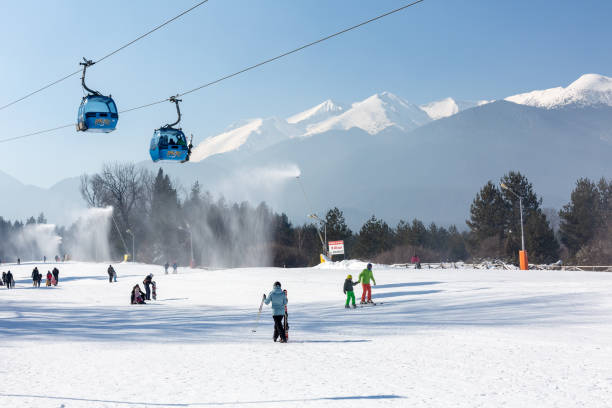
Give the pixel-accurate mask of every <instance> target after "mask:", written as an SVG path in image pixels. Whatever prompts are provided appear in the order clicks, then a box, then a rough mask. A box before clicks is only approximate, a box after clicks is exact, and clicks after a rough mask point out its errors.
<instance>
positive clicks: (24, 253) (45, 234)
mask: <svg viewBox="0 0 612 408" xmlns="http://www.w3.org/2000/svg"><path fill="white" fill-rule="evenodd" d="M14 243H15V248H16V251H17V254H18V256H20V257H21V258H22V260H26V259H29V260H41V259H43V257H45V256H46V257H47V258H48V259H52V258H53V257H54V256H55V255H57V254H59V247H60V244H61V243H62V238H61V237H60V236H59V235H57V234H56V233H55V225H53V224H28V225H26V226H24V227H23V229H22V230H21V231H20V232H19V233H18V234H17V235H16V237H15V238H14Z"/></svg>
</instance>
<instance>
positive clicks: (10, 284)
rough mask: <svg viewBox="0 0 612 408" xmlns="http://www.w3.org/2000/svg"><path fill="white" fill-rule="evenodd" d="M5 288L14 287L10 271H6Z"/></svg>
mask: <svg viewBox="0 0 612 408" xmlns="http://www.w3.org/2000/svg"><path fill="white" fill-rule="evenodd" d="M5 282H6V288H7V289H12V288H14V287H15V280H14V279H13V274H12V273H11V271H8V272H7V273H6V280H5Z"/></svg>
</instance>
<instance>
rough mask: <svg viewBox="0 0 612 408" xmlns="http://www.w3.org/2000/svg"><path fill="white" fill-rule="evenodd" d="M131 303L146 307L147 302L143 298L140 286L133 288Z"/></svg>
mask: <svg viewBox="0 0 612 408" xmlns="http://www.w3.org/2000/svg"><path fill="white" fill-rule="evenodd" d="M130 303H131V304H133V305H137V304H138V305H145V304H146V303H145V301H144V299H143V298H142V290H141V289H140V286H138V284H136V285H134V287H133V288H132V296H131V298H130Z"/></svg>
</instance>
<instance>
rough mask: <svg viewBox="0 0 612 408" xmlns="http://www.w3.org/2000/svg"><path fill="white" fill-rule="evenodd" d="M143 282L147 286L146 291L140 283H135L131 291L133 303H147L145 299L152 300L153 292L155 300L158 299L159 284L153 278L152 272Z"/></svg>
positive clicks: (131, 301)
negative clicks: (141, 287)
mask: <svg viewBox="0 0 612 408" xmlns="http://www.w3.org/2000/svg"><path fill="white" fill-rule="evenodd" d="M142 284H143V285H144V287H145V292H144V293H143V292H142V289H140V285H138V284H136V285H134V287H133V288H132V292H131V293H130V303H131V304H132V305H146V302H145V300H151V294H152V295H153V300H155V299H157V293H156V291H157V285H156V283H155V281H154V280H153V274H152V273H150V274H148V275H147V276H145V278H144V280H143V281H142Z"/></svg>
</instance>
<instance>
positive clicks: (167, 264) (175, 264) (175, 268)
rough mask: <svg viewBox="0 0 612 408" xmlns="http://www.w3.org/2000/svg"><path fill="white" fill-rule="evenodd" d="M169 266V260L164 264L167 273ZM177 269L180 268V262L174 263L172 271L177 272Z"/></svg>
mask: <svg viewBox="0 0 612 408" xmlns="http://www.w3.org/2000/svg"><path fill="white" fill-rule="evenodd" d="M169 267H170V264H169V263H168V261H166V264H165V265H164V271H165V272H166V275H167V274H168V268H169ZM177 270H178V264H177V263H176V262H174V263H173V264H172V273H176V271H177Z"/></svg>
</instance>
